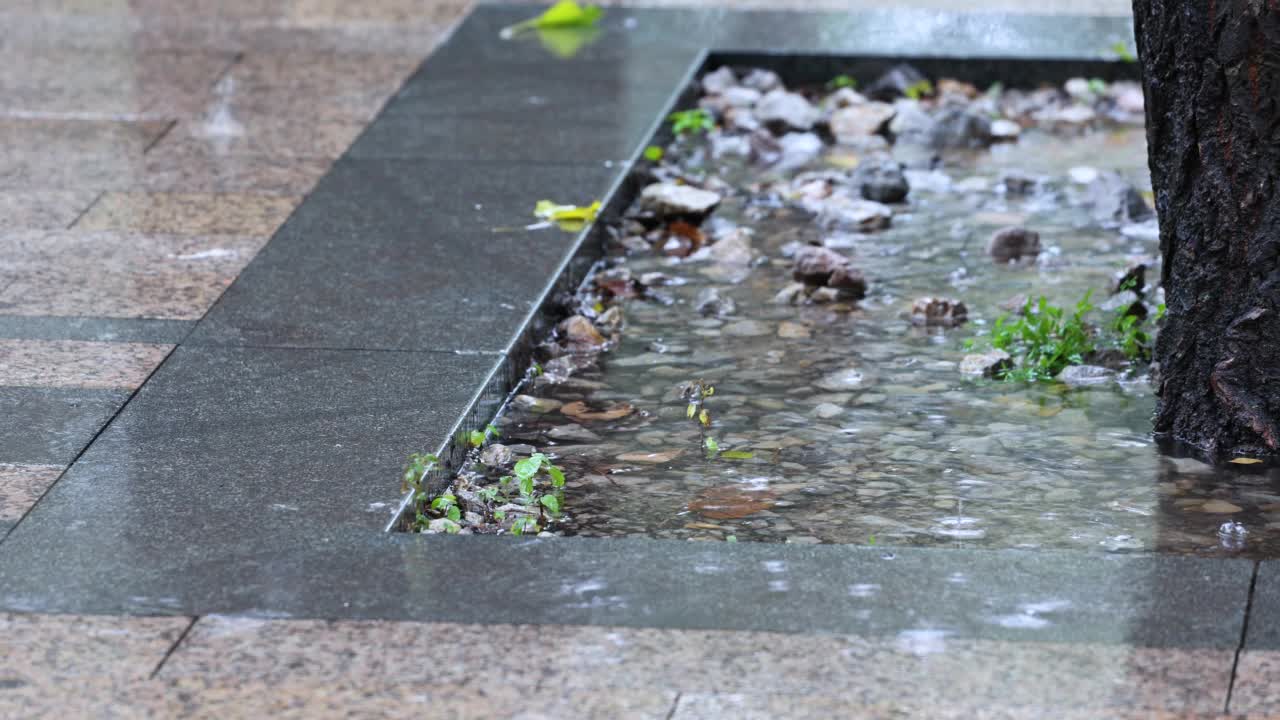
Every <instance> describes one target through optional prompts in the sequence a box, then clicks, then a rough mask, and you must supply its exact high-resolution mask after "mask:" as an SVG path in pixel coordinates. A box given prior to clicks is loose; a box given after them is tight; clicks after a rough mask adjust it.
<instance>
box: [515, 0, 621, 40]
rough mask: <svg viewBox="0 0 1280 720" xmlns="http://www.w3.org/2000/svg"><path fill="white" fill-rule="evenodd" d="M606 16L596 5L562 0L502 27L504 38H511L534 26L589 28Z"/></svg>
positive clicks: (542, 27)
mask: <svg viewBox="0 0 1280 720" xmlns="http://www.w3.org/2000/svg"><path fill="white" fill-rule="evenodd" d="M602 17H604V11H603V10H601V9H600V8H599V7H598V6H596V5H585V6H584V5H579V4H578V3H576V2H574V0H560V2H558V3H556V4H555V5H552V6H551V7H549V8H547V10H546V12H544V13H542V14H541V15H539V16H537V17H535V18H530V19H528V20H525V21H524V22H520V23H516V24H515V25H512V26H510V27H506V28H503V29H502V32H501V33H500V35H501V36H502V38H503V39H510V38H513V37H515V36H516V35H518V34H519V33H522V32H524V31H525V30H532V29H534V28H537V29H540V30H547V29H553V28H589V27H595V25H596V23H598V22H600V18H602Z"/></svg>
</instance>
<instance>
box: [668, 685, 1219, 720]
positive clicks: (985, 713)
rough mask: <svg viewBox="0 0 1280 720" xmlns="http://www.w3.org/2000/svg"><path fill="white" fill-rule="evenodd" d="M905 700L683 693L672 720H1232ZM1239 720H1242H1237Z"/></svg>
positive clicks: (1147, 711) (903, 691) (907, 695)
mask: <svg viewBox="0 0 1280 720" xmlns="http://www.w3.org/2000/svg"><path fill="white" fill-rule="evenodd" d="M897 689H898V694H899V695H900V696H901V699H900V700H897V701H887V702H879V703H864V702H860V701H858V700H857V699H856V698H850V697H841V696H835V695H825V694H806V695H763V694H746V693H683V694H681V695H680V699H679V701H678V703H677V705H676V708H675V711H674V712H673V713H672V714H671V715H670V716H669V718H668V720H715V719H717V718H734V720H774V719H775V718H788V720H829V719H830V718H849V720H900V719H904V718H930V720H1041V719H1042V718H1055V720H1098V718H1102V717H1105V718H1108V719H1109V720H1232V719H1231V718H1229V717H1227V716H1224V715H1221V714H1220V713H1216V712H1204V713H1200V712H1186V711H1183V710H1176V709H1174V710H1161V709H1151V708H1144V709H1136V710H1134V709H1124V708H1110V707H1109V708H1106V709H1105V711H1104V712H1103V713H1100V712H1099V710H1098V709H1097V708H1089V707H1085V708H1084V709H1081V706H1088V705H1089V703H1087V702H1082V703H1078V704H1077V703H1069V704H1067V705H1060V706H1059V705H1050V706H1044V705H1041V706H1032V707H1006V706H1002V705H1001V704H1000V703H999V702H998V701H997V702H996V703H994V704H991V705H986V706H982V707H971V706H969V705H968V704H967V703H965V702H963V700H961V701H959V702H952V701H950V700H949V699H943V700H941V701H938V702H933V703H931V702H928V701H921V700H919V699H916V698H915V693H914V688H913V686H912V682H911V679H910V678H903V679H902V681H901V682H899V683H898V684H897ZM1237 720H1239V719H1237Z"/></svg>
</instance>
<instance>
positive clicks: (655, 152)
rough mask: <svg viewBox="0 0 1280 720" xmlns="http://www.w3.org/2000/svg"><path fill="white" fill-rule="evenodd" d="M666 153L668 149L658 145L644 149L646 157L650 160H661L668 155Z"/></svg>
mask: <svg viewBox="0 0 1280 720" xmlns="http://www.w3.org/2000/svg"><path fill="white" fill-rule="evenodd" d="M666 154H667V153H666V151H665V150H663V149H662V148H660V147H658V146H657V145H650V146H649V147H647V148H645V149H644V159H645V160H648V161H649V162H655V163H656V162H661V161H662V158H663V157H664V156H666Z"/></svg>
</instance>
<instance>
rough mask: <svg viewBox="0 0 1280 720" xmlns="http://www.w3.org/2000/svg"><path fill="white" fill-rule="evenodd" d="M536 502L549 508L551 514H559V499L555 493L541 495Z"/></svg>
mask: <svg viewBox="0 0 1280 720" xmlns="http://www.w3.org/2000/svg"><path fill="white" fill-rule="evenodd" d="M538 502H540V503H542V506H543V507H545V508H546V509H548V510H550V511H551V512H552V514H554V515H558V514H560V499H559V498H557V497H556V496H555V495H543V496H542V498H541V499H540V500H539V501H538Z"/></svg>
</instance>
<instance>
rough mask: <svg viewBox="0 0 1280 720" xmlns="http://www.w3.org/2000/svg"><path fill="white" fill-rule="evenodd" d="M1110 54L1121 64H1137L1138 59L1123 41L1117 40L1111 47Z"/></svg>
mask: <svg viewBox="0 0 1280 720" xmlns="http://www.w3.org/2000/svg"><path fill="white" fill-rule="evenodd" d="M1111 52H1113V53H1115V55H1116V57H1118V58H1120V60H1122V61H1123V62H1127V63H1132V62H1138V58H1136V57H1134V54H1133V51H1132V50H1130V49H1129V44H1128V43H1126V42H1125V41H1123V40H1117V41H1115V43H1113V44H1112V45H1111Z"/></svg>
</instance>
